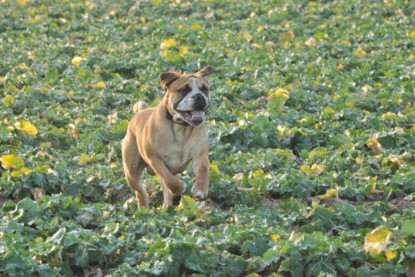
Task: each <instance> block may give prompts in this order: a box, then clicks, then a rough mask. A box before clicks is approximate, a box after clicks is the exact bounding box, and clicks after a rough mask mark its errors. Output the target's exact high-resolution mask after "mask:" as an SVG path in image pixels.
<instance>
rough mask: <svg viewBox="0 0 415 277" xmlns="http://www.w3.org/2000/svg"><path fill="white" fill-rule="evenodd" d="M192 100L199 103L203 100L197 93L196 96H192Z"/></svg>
mask: <svg viewBox="0 0 415 277" xmlns="http://www.w3.org/2000/svg"><path fill="white" fill-rule="evenodd" d="M193 99H194V100H195V101H196V102H200V101H203V100H204V98H203V96H202V94H200V93H198V94H196V95H194V96H193Z"/></svg>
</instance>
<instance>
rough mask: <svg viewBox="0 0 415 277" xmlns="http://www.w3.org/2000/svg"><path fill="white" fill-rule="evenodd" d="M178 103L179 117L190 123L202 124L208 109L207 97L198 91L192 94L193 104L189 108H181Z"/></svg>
mask: <svg viewBox="0 0 415 277" xmlns="http://www.w3.org/2000/svg"><path fill="white" fill-rule="evenodd" d="M178 104H179V103H177V105H176V109H175V110H176V112H177V114H176V115H177V117H178V118H179V119H181V120H182V121H184V122H186V123H187V124H189V125H192V126H197V125H200V124H201V123H202V122H203V121H204V120H205V118H206V111H207V109H208V107H209V104H208V102H207V100H206V97H205V96H203V95H202V94H200V93H198V94H195V95H193V96H192V105H190V106H189V109H188V110H187V109H186V110H184V109H183V110H181V109H180V105H178Z"/></svg>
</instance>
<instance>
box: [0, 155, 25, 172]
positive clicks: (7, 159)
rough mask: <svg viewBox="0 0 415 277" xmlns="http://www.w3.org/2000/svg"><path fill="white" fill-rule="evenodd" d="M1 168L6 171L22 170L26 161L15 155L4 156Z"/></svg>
mask: <svg viewBox="0 0 415 277" xmlns="http://www.w3.org/2000/svg"><path fill="white" fill-rule="evenodd" d="M0 162H1V166H2V167H3V168H4V169H14V168H16V169H20V168H22V167H23V166H24V161H23V159H22V158H20V157H18V156H16V155H14V154H9V155H3V156H1V157H0Z"/></svg>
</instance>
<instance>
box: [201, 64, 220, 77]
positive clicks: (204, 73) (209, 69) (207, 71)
mask: <svg viewBox="0 0 415 277" xmlns="http://www.w3.org/2000/svg"><path fill="white" fill-rule="evenodd" d="M218 71H219V70H216V69H214V68H213V67H211V66H210V65H208V66H206V67H205V68H202V69H201V70H199V71H198V72H196V74H197V75H200V76H203V77H206V76H207V75H209V74H211V73H214V72H218Z"/></svg>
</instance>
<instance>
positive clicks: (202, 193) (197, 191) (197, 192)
mask: <svg viewBox="0 0 415 277" xmlns="http://www.w3.org/2000/svg"><path fill="white" fill-rule="evenodd" d="M192 194H193V197H194V198H195V199H197V200H203V199H205V198H206V197H207V194H208V191H207V189H201V188H199V187H193V188H192Z"/></svg>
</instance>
